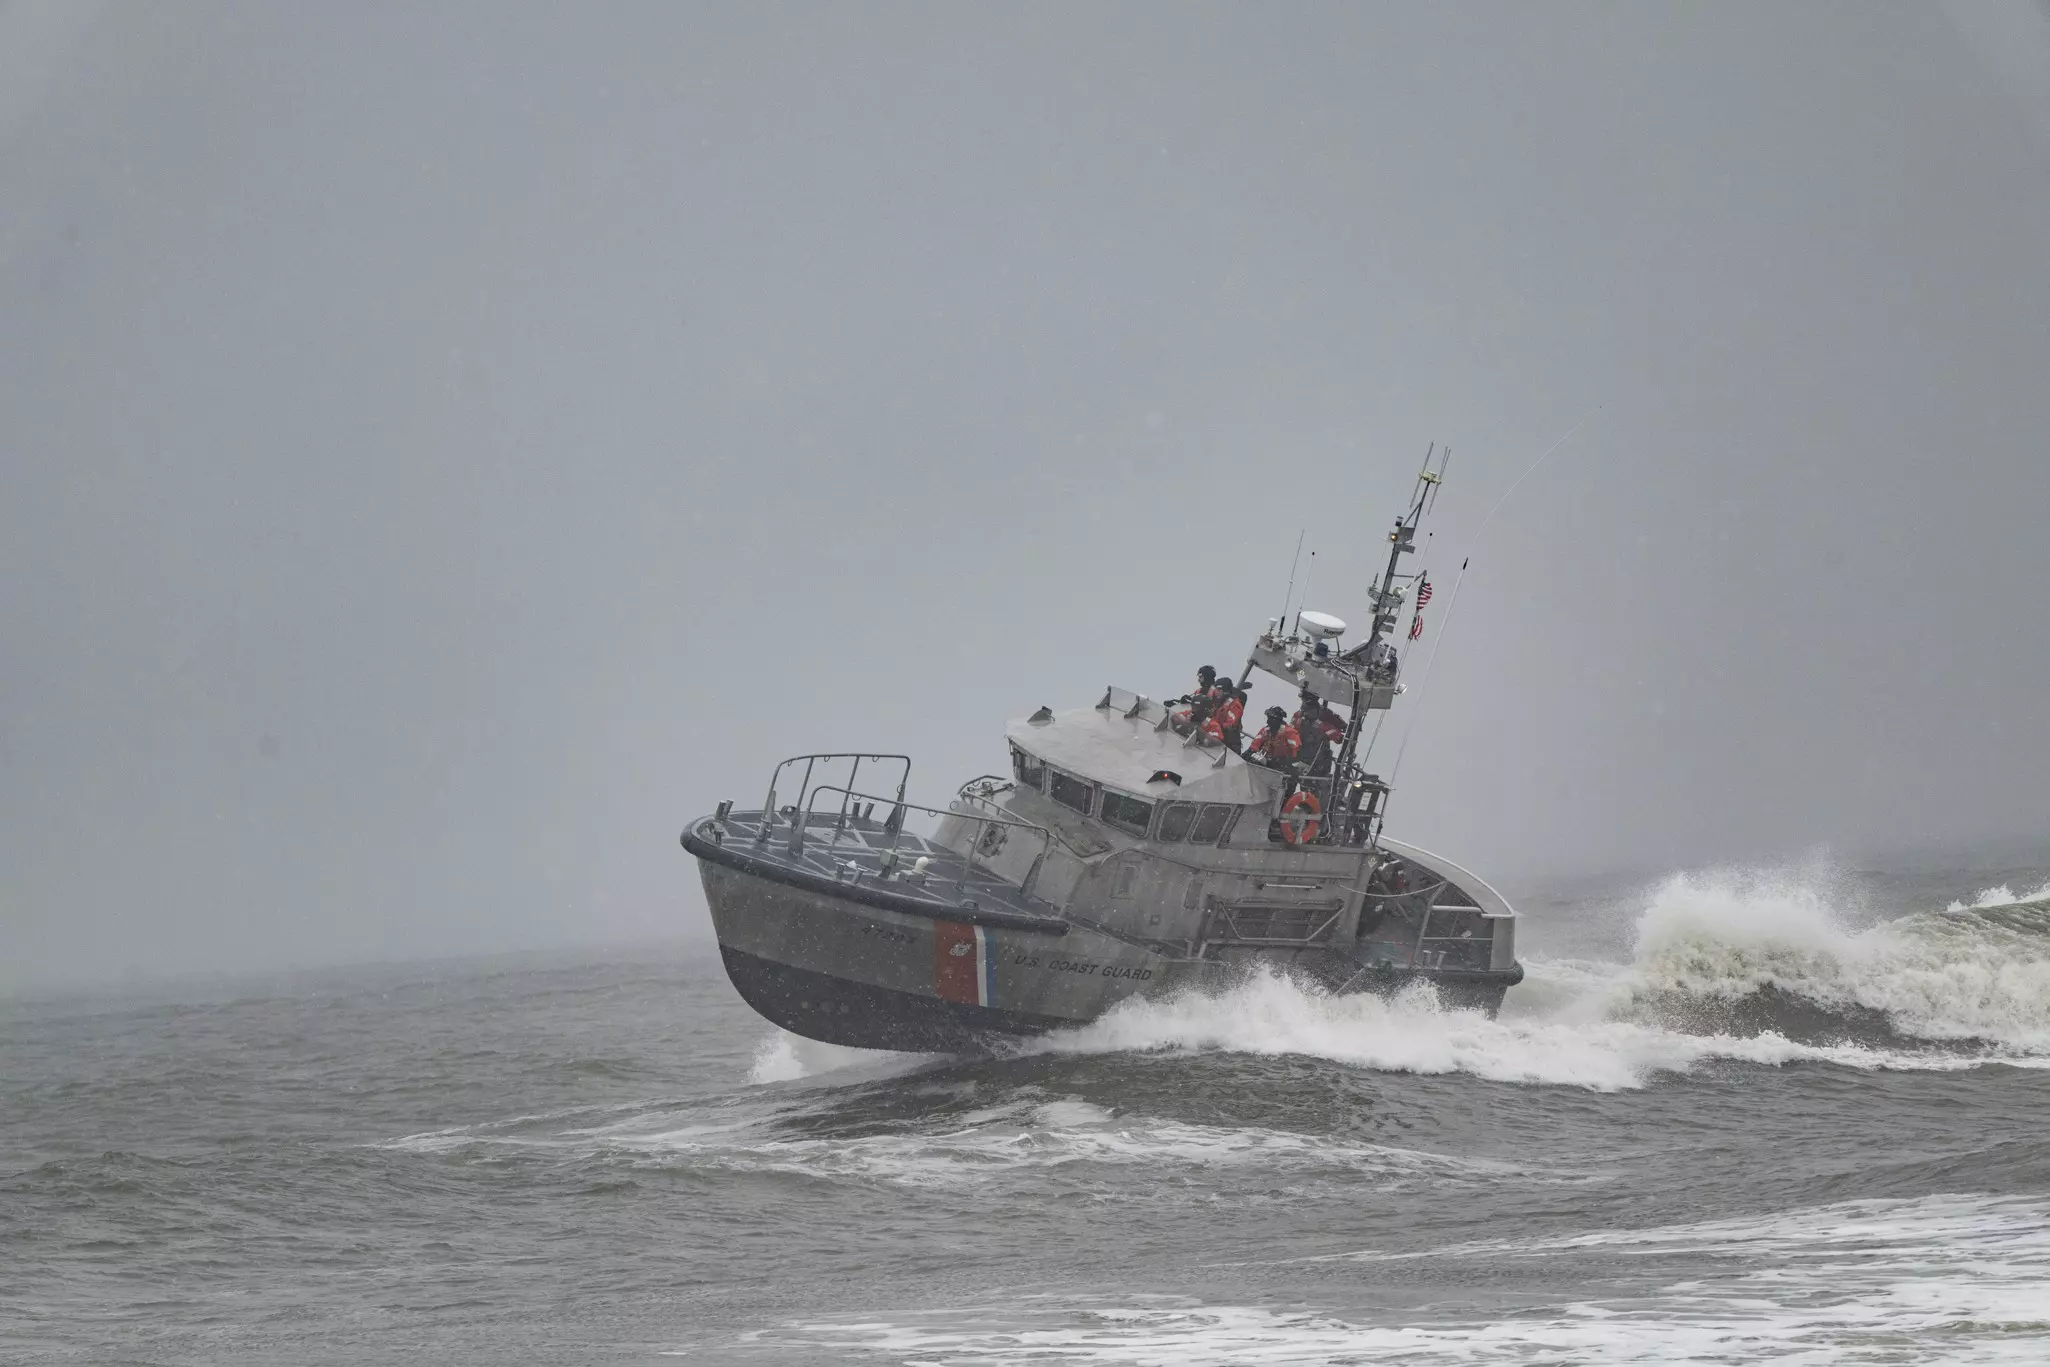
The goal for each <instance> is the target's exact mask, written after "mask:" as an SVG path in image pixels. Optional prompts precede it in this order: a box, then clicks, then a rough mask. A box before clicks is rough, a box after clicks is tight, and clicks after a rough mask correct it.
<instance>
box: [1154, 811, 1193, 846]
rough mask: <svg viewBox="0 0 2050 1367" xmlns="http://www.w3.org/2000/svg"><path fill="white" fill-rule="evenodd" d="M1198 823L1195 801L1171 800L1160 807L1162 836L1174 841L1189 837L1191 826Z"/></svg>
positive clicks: (1164, 838)
mask: <svg viewBox="0 0 2050 1367" xmlns="http://www.w3.org/2000/svg"><path fill="white" fill-rule="evenodd" d="M1195 824H1196V804H1195V803H1193V802H1170V803H1168V804H1167V805H1166V806H1165V807H1162V808H1161V809H1160V838H1161V839H1162V840H1168V841H1174V840H1185V839H1187V838H1188V834H1189V827H1191V826H1193V825H1195Z"/></svg>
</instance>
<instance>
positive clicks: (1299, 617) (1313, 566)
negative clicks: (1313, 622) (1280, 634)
mask: <svg viewBox="0 0 2050 1367" xmlns="http://www.w3.org/2000/svg"><path fill="white" fill-rule="evenodd" d="M1316 577H1317V553H1316V552H1315V551H1311V552H1310V572H1309V573H1308V574H1306V575H1304V576H1303V599H1302V603H1297V604H1296V605H1295V624H1296V626H1297V628H1298V629H1300V628H1301V626H1302V624H1303V603H1307V602H1309V601H1310V581H1311V580H1313V579H1315V578H1316ZM1289 634H1290V635H1291V636H1293V635H1295V634H1296V633H1295V632H1290V633H1289Z"/></svg>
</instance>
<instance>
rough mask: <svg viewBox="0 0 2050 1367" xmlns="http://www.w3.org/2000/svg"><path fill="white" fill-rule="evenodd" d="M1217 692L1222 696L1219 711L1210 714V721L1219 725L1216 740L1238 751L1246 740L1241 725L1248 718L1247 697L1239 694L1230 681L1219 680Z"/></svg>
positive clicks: (1218, 705)
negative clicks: (1241, 743)
mask: <svg viewBox="0 0 2050 1367" xmlns="http://www.w3.org/2000/svg"><path fill="white" fill-rule="evenodd" d="M1217 692H1218V694H1220V695H1221V700H1220V701H1219V702H1218V704H1217V710H1216V711H1214V712H1212V713H1211V714H1210V719H1211V720H1212V721H1214V722H1216V723H1217V732H1218V734H1217V737H1216V739H1219V740H1222V741H1223V742H1224V743H1225V744H1226V745H1229V746H1230V747H1231V748H1232V749H1234V750H1236V749H1238V748H1239V744H1240V742H1242V741H1243V740H1244V738H1245V737H1244V735H1243V734H1242V733H1241V731H1240V730H1239V725H1240V723H1241V722H1243V721H1244V720H1245V716H1246V695H1245V694H1243V693H1241V692H1239V691H1238V689H1237V687H1236V686H1234V685H1233V683H1232V681H1231V680H1230V679H1219V680H1218V681H1217ZM1205 729H1206V730H1207V729H1208V728H1205Z"/></svg>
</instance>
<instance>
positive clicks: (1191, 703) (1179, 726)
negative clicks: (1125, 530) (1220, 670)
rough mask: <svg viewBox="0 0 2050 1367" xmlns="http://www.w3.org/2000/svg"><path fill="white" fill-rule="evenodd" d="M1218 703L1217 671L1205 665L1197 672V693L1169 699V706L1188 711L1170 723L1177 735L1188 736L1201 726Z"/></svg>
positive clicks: (1177, 715) (1177, 714) (1178, 714)
mask: <svg viewBox="0 0 2050 1367" xmlns="http://www.w3.org/2000/svg"><path fill="white" fill-rule="evenodd" d="M1218 701H1219V699H1218V696H1217V670H1216V669H1215V668H1213V667H1212V666H1210V665H1204V666H1203V667H1202V668H1201V669H1198V670H1197V671H1196V691H1195V692H1193V693H1184V694H1183V695H1182V696H1181V697H1179V698H1170V699H1168V706H1170V707H1182V708H1185V709H1186V710H1184V711H1181V712H1177V713H1175V714H1174V718H1173V720H1172V721H1171V722H1170V723H1169V724H1170V725H1172V726H1173V727H1174V732H1175V734H1176V735H1178V736H1186V735H1188V734H1189V733H1190V732H1191V731H1194V730H1195V729H1196V728H1197V727H1199V726H1201V725H1202V724H1203V723H1204V721H1205V720H1206V719H1208V717H1209V716H1210V713H1211V712H1212V711H1213V710H1214V709H1215V708H1216V707H1217V704H1218Z"/></svg>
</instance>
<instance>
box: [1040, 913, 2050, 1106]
mask: <svg viewBox="0 0 2050 1367" xmlns="http://www.w3.org/2000/svg"><path fill="white" fill-rule="evenodd" d="M1525 964H1526V968H1527V969H1528V971H1529V975H1530V976H1529V978H1528V979H1527V980H1526V982H1525V983H1524V985H1523V986H1521V987H1520V988H1518V989H1517V990H1516V991H1515V992H1512V993H1511V994H1510V997H1509V1001H1508V1003H1507V1004H1506V1005H1505V1007H1504V1009H1503V1013H1502V1017H1501V1018H1500V1019H1499V1020H1490V1019H1488V1018H1487V1017H1485V1016H1484V1015H1481V1014H1479V1013H1475V1012H1460V1011H1446V1010H1443V1009H1441V1008H1440V1007H1439V1006H1438V1005H1437V1003H1436V1001H1435V999H1434V998H1432V997H1431V995H1430V994H1429V992H1428V990H1427V989H1420V990H1416V991H1413V992H1411V993H1409V994H1406V995H1403V996H1398V997H1396V998H1393V999H1382V998H1377V997H1371V996H1359V995H1355V996H1343V997H1334V996H1331V995H1328V994H1325V993H1322V992H1319V991H1317V990H1316V989H1314V988H1309V987H1305V986H1303V985H1301V984H1299V983H1297V982H1294V981H1291V980H1289V979H1287V978H1284V977H1282V976H1280V975H1277V974H1274V973H1271V972H1261V973H1257V974H1255V975H1254V976H1251V977H1249V978H1248V979H1246V980H1245V981H1244V982H1243V983H1241V984H1240V985H1238V986H1237V987H1235V988H1233V989H1232V990H1230V991H1227V992H1223V993H1217V994H1202V993H1189V994H1185V995H1183V996H1180V997H1174V998H1168V999H1164V1000H1137V999H1135V1000H1132V1001H1128V1002H1125V1003H1123V1004H1121V1005H1120V1006H1118V1007H1117V1008H1116V1009H1114V1010H1112V1011H1111V1012H1109V1013H1108V1014H1106V1015H1105V1016H1103V1017H1102V1018H1101V1019H1099V1020H1097V1021H1094V1022H1092V1023H1090V1024H1088V1025H1085V1026H1082V1027H1079V1028H1077V1029H1074V1030H1067V1031H1061V1032H1058V1033H1056V1034H1054V1035H1050V1036H1047V1037H1045V1038H1044V1039H1041V1040H1038V1041H1034V1042H1032V1043H1030V1044H1027V1045H1025V1046H1023V1047H1024V1049H1025V1051H1027V1052H1045V1053H1070V1054H1088V1053H1111V1052H1124V1051H1138V1052H1155V1053H1174V1052H1190V1051H1206V1050H1215V1051H1227V1052H1236V1053H1248V1054H1256V1055H1257V1054H1264V1055H1279V1054H1302V1055H1310V1056H1313V1057H1319V1058H1326V1059H1330V1060H1333V1061H1335V1062H1340V1063H1346V1064H1352V1065H1356V1066H1360V1067H1366V1068H1373V1069H1377V1070H1382V1071H1392V1072H1408V1073H1426V1074H1428V1073H1468V1074H1472V1075H1474V1076H1478V1077H1483V1078H1489V1079H1493V1080H1497V1081H1503V1082H1527V1083H1553V1084H1564V1085H1571V1086H1581V1087H1589V1088H1594V1089H1597V1090H1603V1091H1613V1090H1619V1089H1624V1088H1633V1087H1641V1086H1644V1085H1645V1084H1646V1083H1648V1082H1649V1081H1650V1080H1651V1079H1652V1078H1654V1077H1656V1076H1657V1075H1659V1074H1661V1073H1684V1072H1687V1071H1689V1070H1691V1069H1693V1068H1695V1067H1697V1066H1700V1065H1703V1064H1706V1063H1709V1062H1712V1061H1717V1060H1723V1061H1731V1062H1738V1063H1750V1064H1761V1065H1768V1066H1778V1065H1785V1064H1793V1063H1804V1062H1816V1063H1829V1064H1836V1065H1839V1066H1843V1067H1850V1068H1861V1069H1923V1070H1926V1069H1958V1068H1970V1067H1977V1066H1982V1065H1986V1064H1992V1063H2004V1064H2009V1065H2013V1066H2019V1067H2050V904H2045V903H2044V902H2043V900H2042V899H2041V898H2038V897H2035V896H2033V895H2032V896H2030V897H2024V898H2015V897H2012V896H2010V895H2009V894H2007V893H2006V891H2005V890H2004V889H2003V890H1995V891H1992V892H1988V893H1985V894H1981V896H1980V898H1979V899H1978V901H1976V902H1975V903H1974V904H1973V905H1972V906H1970V907H1963V906H1958V907H1955V908H1952V909H1948V910H1945V911H1941V912H1927V913H1921V914H1917V915H1913V916H1908V917H1905V918H1903V919H1900V920H1897V921H1891V922H1885V923H1882V924H1879V925H1875V926H1871V927H1869V928H1866V929H1863V930H1852V929H1848V928H1846V926H1845V925H1844V923H1843V920H1842V918H1841V917H1840V916H1839V915H1838V914H1837V913H1836V911H1835V910H1834V909H1833V908H1832V907H1831V905H1830V903H1829V900H1828V897H1827V895H1826V894H1825V893H1824V892H1823V891H1820V890H1818V889H1816V888H1815V887H1813V886H1810V885H1805V884H1801V883H1789V882H1782V881H1775V880H1772V879H1769V878H1764V877H1732V878H1724V879H1702V878H1695V877H1689V876H1677V877H1674V878H1672V879H1669V880H1667V882H1666V883H1665V884H1664V885H1662V886H1661V887H1660V888H1659V889H1658V890H1657V891H1656V893H1655V894H1654V895H1653V897H1652V900H1651V904H1650V906H1649V907H1648V908H1647V909H1646V910H1645V911H1644V913H1643V915H1642V916H1641V917H1640V918H1639V921H1638V925H1637V934H1636V942H1635V945H1634V948H1633V952H1632V955H1631V958H1630V959H1629V961H1628V962H1625V963H1608V962H1600V961H1595V960H1584V959H1546V958H1544V957H1542V956H1532V957H1529V958H1526V960H1525Z"/></svg>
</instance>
